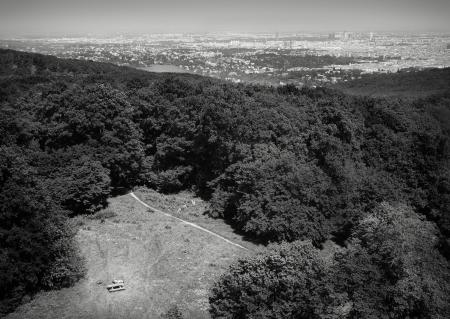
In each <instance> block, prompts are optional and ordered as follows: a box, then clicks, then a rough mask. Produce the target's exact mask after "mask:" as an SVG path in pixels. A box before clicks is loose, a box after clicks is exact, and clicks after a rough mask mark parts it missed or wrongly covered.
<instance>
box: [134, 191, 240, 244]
mask: <svg viewBox="0 0 450 319" xmlns="http://www.w3.org/2000/svg"><path fill="white" fill-rule="evenodd" d="M130 196H131V197H133V198H134V199H135V200H137V201H138V202H139V203H141V204H142V205H144V206H145V207H147V208H150V209H151V210H153V211H155V212H158V213H160V214H163V215H165V216H167V217H170V218H173V219H176V220H178V221H180V222H182V223H184V224H186V225H189V226H192V227H194V228H197V229H199V230H201V231H204V232H206V233H208V234H210V235H212V236H214V237H217V238H220V239H222V240H223V241H225V242H227V243H228V244H230V245H233V246H236V247H239V248H241V249H244V250H248V249H247V248H245V247H244V246H241V245H239V244H237V243H234V242H232V241H231V240H228V239H226V238H225V237H222V236H220V235H219V234H216V233H214V232H212V231H210V230H208V229H206V228H203V227H201V226H199V225H197V224H194V223H191V222H188V221H186V220H183V219H181V218H178V217H175V216H173V215H171V214H169V213H166V212H163V211H162V210H159V209H157V208H155V207H152V206H150V205H148V204H147V203H145V202H144V201H142V200H141V199H140V198H139V197H137V196H136V194H134V193H133V192H131V193H130Z"/></svg>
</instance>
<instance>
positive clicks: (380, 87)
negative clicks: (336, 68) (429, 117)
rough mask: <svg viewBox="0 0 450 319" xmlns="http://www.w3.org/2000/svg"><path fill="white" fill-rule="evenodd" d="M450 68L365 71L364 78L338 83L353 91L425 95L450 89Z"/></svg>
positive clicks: (359, 92)
mask: <svg viewBox="0 0 450 319" xmlns="http://www.w3.org/2000/svg"><path fill="white" fill-rule="evenodd" d="M449 83H450V68H444V69H425V70H422V71H419V70H416V69H413V68H412V69H405V70H400V71H399V72H397V73H387V74H386V73H373V74H364V75H363V76H362V77H361V78H360V79H355V80H352V81H348V82H340V83H337V84H334V85H333V87H334V88H336V89H339V90H342V91H344V92H346V93H349V94H355V95H369V96H378V97H380V96H401V97H404V98H423V97H426V96H429V95H431V94H443V93H449V92H450V85H449Z"/></svg>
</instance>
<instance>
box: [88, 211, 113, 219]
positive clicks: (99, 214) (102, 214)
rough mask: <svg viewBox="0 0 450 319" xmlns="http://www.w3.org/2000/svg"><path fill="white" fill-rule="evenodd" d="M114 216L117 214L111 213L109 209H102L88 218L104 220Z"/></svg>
mask: <svg viewBox="0 0 450 319" xmlns="http://www.w3.org/2000/svg"><path fill="white" fill-rule="evenodd" d="M116 216H117V213H116V212H115V211H113V210H112V209H111V208H106V209H103V210H101V211H99V212H97V213H95V214H94V215H92V216H90V218H91V219H99V220H104V219H108V218H113V217H116Z"/></svg>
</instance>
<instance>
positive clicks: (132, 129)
mask: <svg viewBox="0 0 450 319" xmlns="http://www.w3.org/2000/svg"><path fill="white" fill-rule="evenodd" d="M439 72H441V73H442V76H443V77H447V78H448V76H449V74H450V70H448V69H445V70H441V71H439ZM414 78H420V73H418V74H416V73H414ZM395 79H396V78H395V77H394V78H393V79H392V80H390V81H391V82H395V81H396V80H395ZM399 79H400V80H399V81H403V77H400V78H399ZM411 81H412V80H411ZM437 81H439V82H440V81H441V78H439V79H438V80H437ZM397 84H398V85H399V86H401V85H402V83H397ZM427 85H428V87H432V84H427ZM411 87H413V89H414V86H411ZM431 93H435V92H431ZM449 136H450V91H448V90H446V91H442V92H440V93H439V94H438V95H436V94H430V95H426V94H423V96H422V97H421V98H420V99H401V98H398V97H389V98H387V97H386V98H372V97H367V96H351V95H347V94H345V93H341V92H339V91H337V90H333V89H325V88H317V89H308V88H302V89H298V88H295V87H293V86H283V87H278V88H273V87H262V86H250V85H244V84H231V83H227V82H223V81H219V80H214V79H210V78H204V77H200V76H194V75H184V74H176V75H175V74H153V73H148V72H144V71H139V70H134V69H130V68H125V67H118V66H114V65H112V64H104V63H95V62H87V61H77V60H62V59H57V58H55V57H50V56H43V55H38V54H30V53H23V52H16V51H11V50H0V148H1V152H0V254H1V258H0V282H1V283H2V285H0V314H4V313H7V312H9V311H11V310H13V309H14V307H16V306H17V305H18V304H19V303H20V302H23V300H25V299H26V298H27V296H29V295H32V294H33V293H35V292H36V291H38V290H40V289H53V288H59V287H65V286H69V285H71V284H72V283H74V282H75V281H76V280H78V279H79V278H81V277H82V276H83V271H84V270H83V263H82V260H81V259H80V257H79V255H78V251H77V247H76V245H75V241H74V235H75V233H74V231H73V229H72V228H71V227H70V217H71V216H74V215H77V214H86V213H93V212H95V211H96V210H98V209H100V208H102V207H104V206H105V205H106V199H107V198H108V196H110V195H111V194H115V193H118V192H123V191H126V190H128V189H131V188H132V187H134V186H137V185H147V186H149V187H152V188H154V189H156V190H158V191H161V192H177V191H179V190H183V189H191V190H193V191H195V192H196V193H197V194H198V195H200V196H202V197H203V198H205V199H207V200H209V202H210V204H211V209H210V211H209V212H208V214H210V215H211V216H213V217H216V218H223V219H225V220H226V221H227V222H229V223H230V224H231V225H233V227H234V228H235V229H236V230H237V231H239V232H241V233H243V234H245V235H246V236H248V238H250V239H253V240H255V241H258V242H262V243H265V244H270V245H269V248H268V250H267V251H266V252H264V253H261V254H258V255H257V256H255V257H251V258H248V259H244V260H240V261H238V262H237V263H236V264H234V265H233V266H232V267H231V268H230V269H229V271H228V273H226V274H225V275H224V276H223V277H222V278H221V279H220V280H219V281H218V282H217V283H216V285H215V286H214V287H213V289H212V291H211V297H210V302H211V310H210V312H211V315H212V317H213V318H448V317H450V309H449V307H450V302H449V299H448V298H449V297H448V296H450V269H449V259H450V215H449V211H450V156H449V155H450V154H449V151H450V150H449ZM327 240H332V241H333V242H335V243H336V244H338V245H339V247H340V248H339V250H338V251H337V252H336V253H334V254H333V255H331V256H329V257H327V258H324V257H323V255H322V254H321V248H322V245H323V243H324V242H326V241H327Z"/></svg>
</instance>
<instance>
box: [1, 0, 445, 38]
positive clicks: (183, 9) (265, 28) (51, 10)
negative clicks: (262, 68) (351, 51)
mask: <svg viewBox="0 0 450 319" xmlns="http://www.w3.org/2000/svg"><path fill="white" fill-rule="evenodd" d="M448 21H450V1H447V0H429V1H419V0H398V1H389V0H379V1H372V0H340V1H330V0H318V1H317V0H315V1H312V0H281V1H268V0H240V1H237V0H229V1H218V0H190V1H185V0H164V1H163V0H150V1H144V0H127V1H125V0H79V1H73V0H35V1H27V0H2V1H0V30H1V31H0V36H2V37H5V36H20V35H22V36H23V35H33V36H39V35H52V36H56V35H67V34H69V35H84V34H88V33H89V34H93V33H97V34H98V33H101V34H112V33H119V32H120V33H171V32H177V33H187V32H287V31H295V32H330V31H335V30H347V31H361V32H362V31H412V32H416V31H449V29H450V26H449V22H448Z"/></svg>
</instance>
